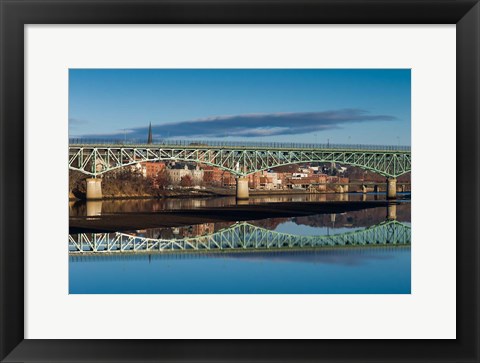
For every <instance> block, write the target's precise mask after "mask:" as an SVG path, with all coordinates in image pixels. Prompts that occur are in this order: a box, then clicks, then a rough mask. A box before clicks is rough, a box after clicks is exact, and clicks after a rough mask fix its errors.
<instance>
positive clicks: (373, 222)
mask: <svg viewBox="0 0 480 363" xmlns="http://www.w3.org/2000/svg"><path fill="white" fill-rule="evenodd" d="M324 197H326V196H325V195H302V196H279V197H276V196H275V197H272V198H267V197H262V198H252V200H251V201H250V203H262V202H275V201H292V198H301V199H300V200H299V201H309V200H310V201H314V200H321V199H320V198H324ZM342 197H343V198H345V197H344V196H342ZM289 198H290V199H289ZM315 198H317V199H315ZM327 198H339V196H335V195H331V196H329V197H327ZM348 198H349V200H357V199H356V198H362V196H361V195H349V196H348ZM368 198H369V199H370V198H372V199H374V198H378V199H381V198H382V196H381V195H368ZM232 199H233V202H232ZM234 202H235V200H234V198H229V197H227V198H210V199H202V200H198V201H195V200H185V201H184V202H182V201H181V200H180V202H179V200H178V199H177V200H164V201H111V202H100V205H97V206H96V207H95V208H92V206H87V205H85V204H79V203H77V204H76V205H75V204H71V206H70V207H71V209H70V215H71V216H82V215H83V216H84V215H87V210H88V209H89V210H90V213H91V211H92V210H93V211H94V213H96V214H97V215H98V214H104V213H124V212H132V211H133V212H146V211H155V210H162V209H174V208H176V209H178V208H185V209H187V208H195V207H208V206H225V205H232V204H234ZM387 215H388V211H387V208H386V207H381V208H373V209H368V210H367V209H365V210H360V211H355V212H348V213H343V214H323V215H312V216H303V217H293V218H270V219H264V220H255V221H231V222H222V223H205V224H201V225H192V226H187V227H181V228H157V229H148V230H138V231H126V232H127V233H131V234H135V235H137V236H145V237H150V238H162V239H167V240H168V239H170V240H178V239H183V238H187V237H190V238H192V237H195V236H199V235H203V236H205V235H210V234H213V233H216V232H218V231H222V230H225V229H228V228H230V227H231V226H232V225H234V224H235V223H237V222H248V223H249V224H251V225H253V226H256V227H259V228H261V229H262V230H263V229H265V230H268V231H275V232H278V233H288V234H291V235H295V236H335V235H339V234H343V233H356V232H358V231H362V230H364V229H366V228H372V227H375V226H378V225H379V224H381V223H385V220H386V217H387ZM390 216H391V215H390ZM395 217H396V218H397V221H398V222H400V223H402V224H403V225H407V226H408V225H410V203H409V201H404V202H401V203H400V204H399V205H397V206H396V213H395ZM266 238H267V237H266ZM268 238H270V237H268ZM69 270H70V271H69V289H70V293H71V294H222V293H229V294H230V293H233V294H288V293H293V294H409V293H410V291H411V253H410V246H409V245H407V246H388V245H387V246H370V247H368V246H367V247H340V248H329V247H318V248H315V249H311V248H310V249H304V250H301V249H295V250H292V251H285V250H278V249H277V250H268V251H265V250H261V251H260V250H257V251H253V252H220V253H219V252H207V251H203V252H168V253H158V252H157V253H151V254H135V255H134V254H130V255H128V254H125V255H119V254H116V255H101V254H99V255H93V256H92V255H88V256H87V255H82V256H79V255H70V257H69Z"/></svg>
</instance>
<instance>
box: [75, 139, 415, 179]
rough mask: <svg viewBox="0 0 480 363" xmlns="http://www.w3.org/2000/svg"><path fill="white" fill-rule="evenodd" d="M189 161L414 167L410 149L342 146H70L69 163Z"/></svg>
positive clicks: (235, 167) (228, 165) (112, 165)
mask: <svg viewBox="0 0 480 363" xmlns="http://www.w3.org/2000/svg"><path fill="white" fill-rule="evenodd" d="M169 160H171V161H187V162H195V163H201V164H205V165H211V166H216V167H218V168H220V169H223V170H226V171H229V172H231V173H232V174H234V175H237V176H247V175H249V174H252V173H255V172H257V171H262V170H267V169H271V168H275V167H278V166H282V165H289V164H298V163H306V162H331V163H339V164H344V165H352V166H358V167H360V168H363V169H366V170H371V171H374V172H376V173H378V174H380V175H383V176H385V177H387V178H397V177H398V176H400V175H403V174H405V173H408V172H409V171H410V170H411V154H410V151H394V150H387V151H381V150H380V151H375V150H361V149H360V150H351V149H348V150H339V149H332V150H329V149H253V148H252V149H247V148H228V147H192V146H185V147H168V146H155V145H146V146H138V147H135V146H132V147H124V146H115V145H113V146H112V145H107V146H98V145H90V146H89V145H70V146H69V161H68V166H69V168H70V169H72V170H78V171H81V172H82V173H84V174H87V175H92V176H94V177H96V176H98V175H101V174H104V173H106V172H108V171H111V170H114V169H118V168H121V167H124V166H127V165H133V164H137V163H142V162H147V161H169Z"/></svg>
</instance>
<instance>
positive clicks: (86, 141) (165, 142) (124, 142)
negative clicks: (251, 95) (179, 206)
mask: <svg viewBox="0 0 480 363" xmlns="http://www.w3.org/2000/svg"><path fill="white" fill-rule="evenodd" d="M69 144H70V145H118V146H133V145H136V146H137V145H151V146H182V147H195V148H202V147H235V148H264V149H331V150H381V151H410V146H402V145H365V144H330V143H326V144H318V143H292V142H257V141H222V140H220V141H216V140H214V141H212V140H170V139H154V140H153V142H152V143H151V144H147V142H146V140H143V139H98V138H95V139H90V138H70V139H69Z"/></svg>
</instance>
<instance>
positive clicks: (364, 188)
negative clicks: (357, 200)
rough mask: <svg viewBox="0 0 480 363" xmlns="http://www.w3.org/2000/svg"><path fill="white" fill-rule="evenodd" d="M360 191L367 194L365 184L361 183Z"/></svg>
mask: <svg viewBox="0 0 480 363" xmlns="http://www.w3.org/2000/svg"><path fill="white" fill-rule="evenodd" d="M362 193H363V194H367V186H366V185H362Z"/></svg>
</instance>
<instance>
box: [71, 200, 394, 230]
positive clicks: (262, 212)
mask: <svg viewBox="0 0 480 363" xmlns="http://www.w3.org/2000/svg"><path fill="white" fill-rule="evenodd" d="M387 206H388V202H387V201H365V202H338V201H333V202H277V203H263V204H250V205H235V206H226V207H209V208H195V209H182V210H165V211H158V212H148V213H137V212H135V213H121V214H114V213H112V214H103V215H101V216H79V217H71V218H70V224H69V233H70V234H75V233H88V232H90V233H101V232H117V231H132V230H139V229H148V228H163V227H181V226H189V225H195V224H202V223H215V222H235V221H251V220H258V219H266V218H285V217H299V216H308V215H315V214H332V213H335V214H336V213H345V212H351V211H357V210H361V209H367V208H377V207H387Z"/></svg>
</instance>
